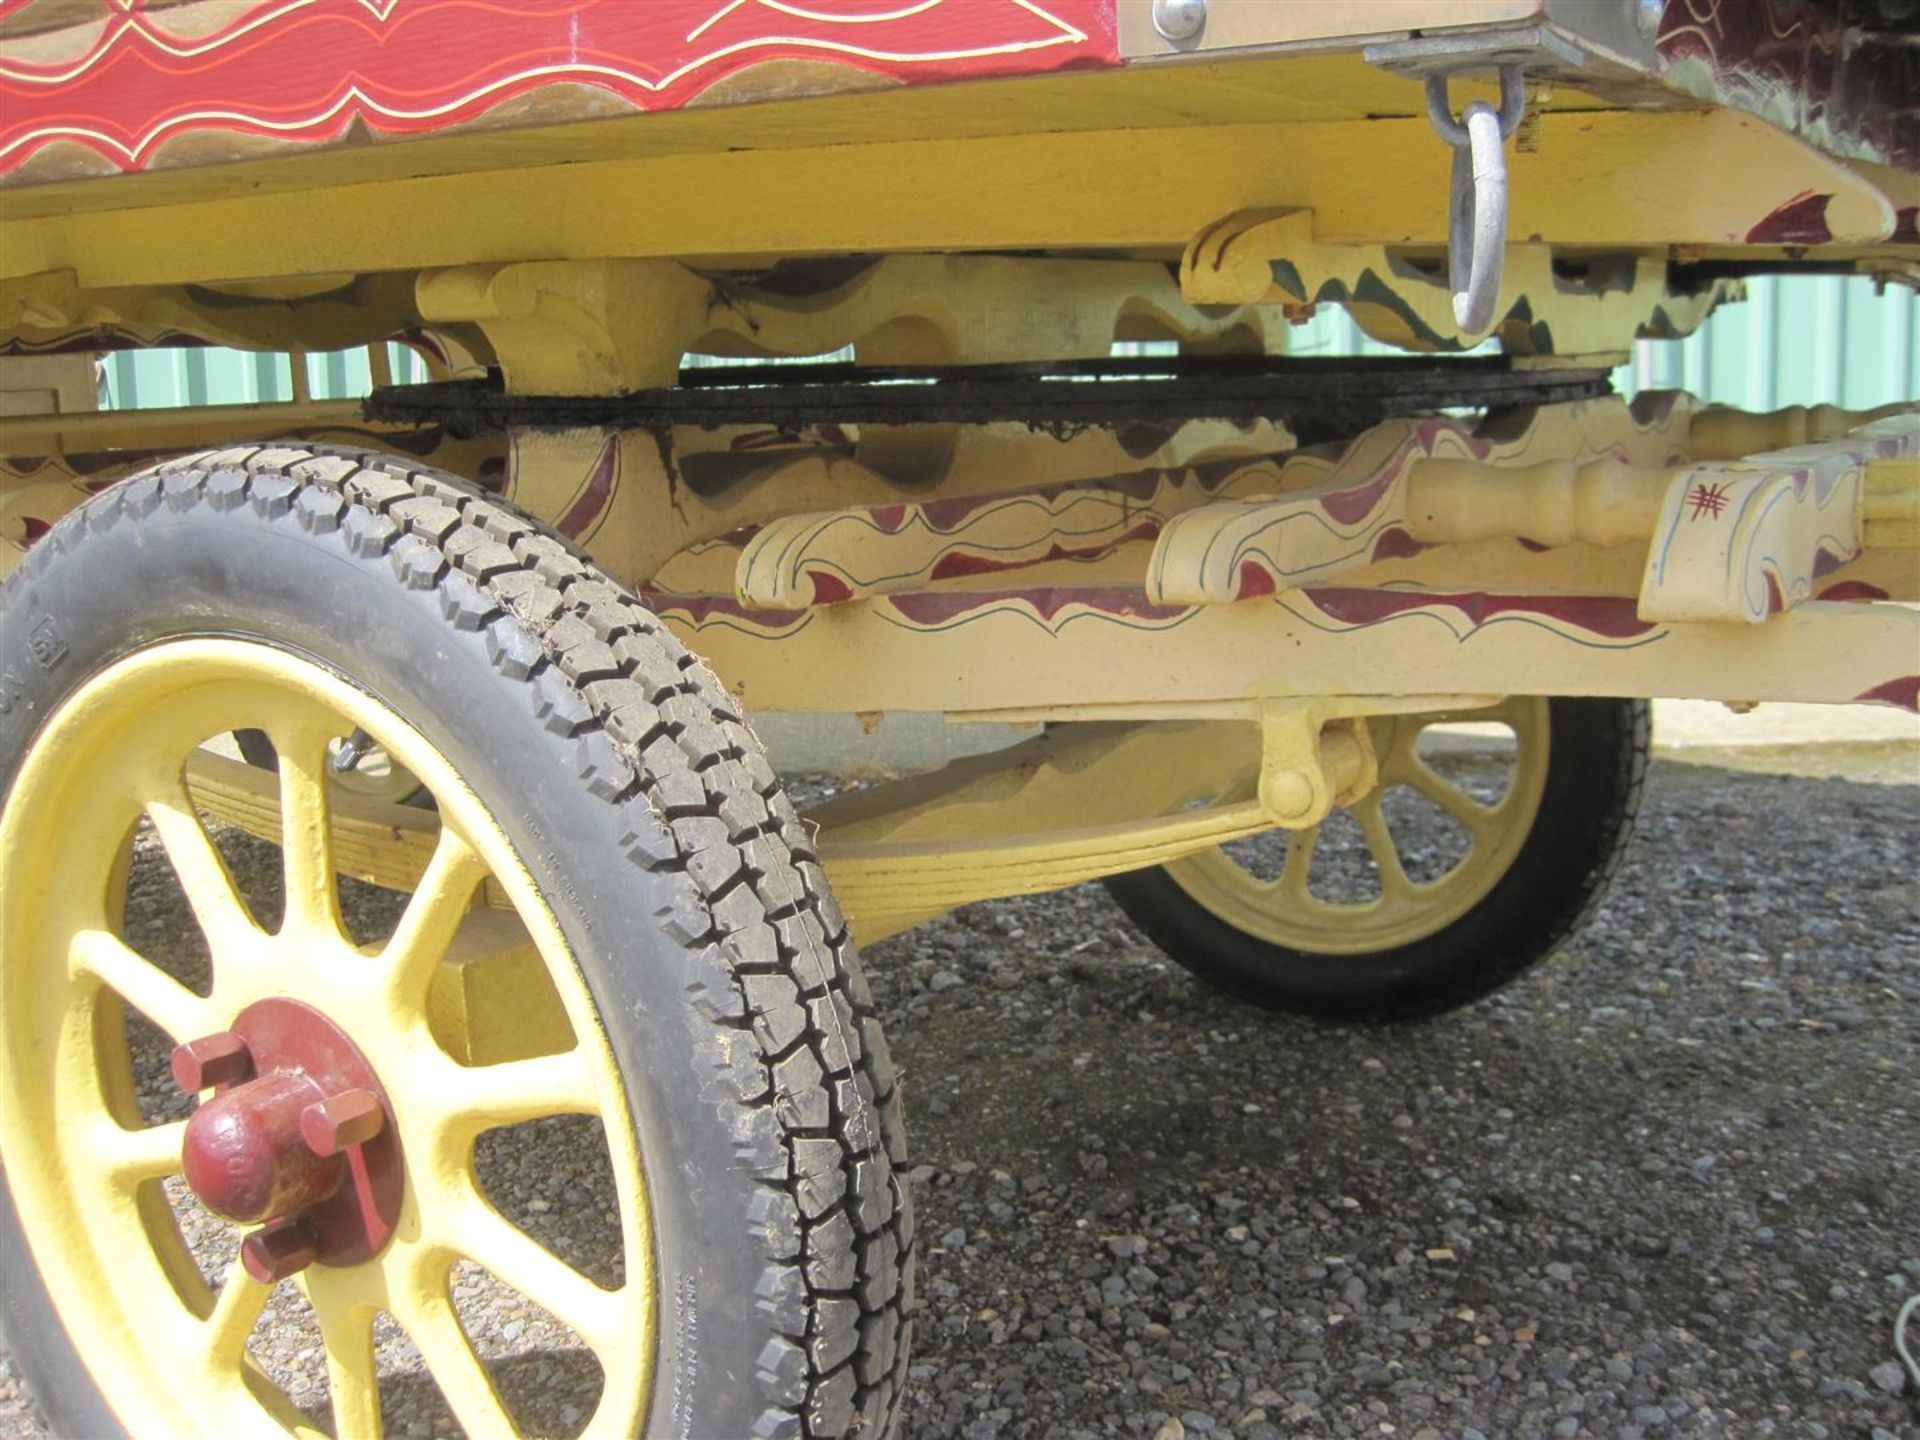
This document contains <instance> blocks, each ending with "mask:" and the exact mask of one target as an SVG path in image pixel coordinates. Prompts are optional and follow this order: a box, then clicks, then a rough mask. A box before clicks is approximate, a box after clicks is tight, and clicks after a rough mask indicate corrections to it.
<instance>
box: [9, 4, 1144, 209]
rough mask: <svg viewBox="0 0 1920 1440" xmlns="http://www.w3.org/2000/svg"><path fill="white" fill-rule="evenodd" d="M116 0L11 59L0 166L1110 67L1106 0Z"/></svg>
mask: <svg viewBox="0 0 1920 1440" xmlns="http://www.w3.org/2000/svg"><path fill="white" fill-rule="evenodd" d="M116 3H117V4H118V5H120V6H121V7H122V13H119V14H117V15H115V16H114V17H113V18H111V19H109V20H107V21H106V22H105V24H104V25H103V26H101V27H100V29H99V32H98V34H97V35H96V36H95V37H94V38H93V40H92V42H91V43H90V44H89V45H88V46H87V47H86V48H85V50H84V51H83V52H80V53H76V54H74V55H73V56H71V57H67V58H63V59H61V60H59V61H57V62H45V63H31V64H30V63H26V62H24V61H22V60H19V59H14V60H10V61H8V62H6V63H4V64H0V174H4V173H6V172H7V171H10V170H13V169H17V168H18V167H19V166H21V165H22V164H24V163H25V162H26V161H27V160H29V159H30V158H31V157H32V156H34V155H35V154H36V153H38V152H40V151H42V150H44V149H46V148H47V147H49V146H54V145H58V144H61V143H63V142H64V143H70V144H78V145H82V146H85V147H87V148H88V149H90V150H92V151H94V152H95V153H96V154H97V155H99V156H100V157H102V158H104V159H105V160H106V161H107V162H108V163H109V164H110V165H111V166H112V167H113V168H116V169H121V170H136V169H141V168H144V167H145V166H146V165H148V164H149V163H151V161H152V158H153V155H154V153H155V151H156V150H157V149H159V148H160V147H162V146H164V145H166V144H167V143H169V142H171V141H175V140H179V139H182V138H186V137H191V136H196V135H205V134H209V133H214V134H218V133H226V134H238V135H247V136H260V137H267V138H271V139H278V140H286V141H295V142H299V141H309V142H311V141H325V140H335V139H338V138H340V137H341V136H342V135H344V134H346V133H347V132H348V131H349V130H350V129H351V128H352V127H354V126H356V125H357V126H362V127H364V128H365V129H366V130H367V131H368V132H371V133H372V134H374V135H376V136H401V135H420V134H427V133H431V132H433V131H436V130H440V129H444V128H446V127H449V126H453V125H458V124H461V123H464V122H468V121H472V120H475V119H477V118H479V117H480V116H482V115H485V114H487V113H489V112H491V111H495V110H498V109H499V108H500V107H502V106H513V105H519V106H521V107H522V108H524V107H525V105H526V104H527V102H529V100H530V99H532V98H534V97H537V96H538V94H539V92H542V91H551V90H552V89H553V87H556V86H585V87H588V88H589V89H591V90H597V91H601V92H604V93H605V94H606V95H607V96H610V97H612V98H613V99H614V100H615V101H617V102H619V103H621V104H624V105H626V106H630V107H632V108H634V109H639V110H670V109H675V108H678V107H680V106H682V105H685V104H686V103H687V102H688V101H689V100H692V99H694V98H695V97H696V96H698V95H700V94H701V93H702V92H703V91H706V90H708V89H709V88H711V87H712V86H713V85H714V84H715V83H716V82H717V81H720V80H723V79H725V78H726V77H728V76H730V75H734V74H737V73H738V72H740V71H742V70H744V69H747V68H748V67H750V66H754V65H759V64H762V63H764V62H767V61H772V60H805V61H814V62H821V61H825V62H829V63H832V64H835V65H840V66H847V67H852V68H854V69H857V70H862V71H868V72H871V73H874V74H879V75H884V76H887V77H889V78H890V79H894V80H898V81H901V82H904V83H907V84H920V83H928V82H933V81H941V80H957V79H966V78H974V77H981V76H990V75H1012V74H1025V73H1033V72H1040V71H1047V70H1058V69H1062V68H1067V67H1072V66H1100V65H1113V64H1117V63H1118V61H1119V51H1118V42H1117V39H1116V36H1115V29H1114V17H1113V0H510V3H509V0H404V3H402V0H234V4H233V5H232V10H233V14H232V15H231V17H230V18H228V19H227V20H226V21H225V23H223V24H221V25H220V26H219V27H218V28H217V29H215V30H213V31H212V32H211V33H207V34H198V35H186V34H182V33H180V32H178V31H176V30H173V29H170V28H169V26H170V25H179V24H180V23H181V21H180V18H179V16H180V14H181V13H182V12H179V11H171V12H170V11H169V10H165V9H162V10H152V11H150V10H147V9H145V8H143V7H142V5H141V4H140V3H139V0H116ZM25 4H26V0H0V18H5V17H6V16H7V15H9V14H10V13H13V12H17V11H19V10H21V9H22V8H23V6H24V5H25ZM189 8H192V9H195V10H198V9H199V8H200V7H189ZM16 53H17V52H16Z"/></svg>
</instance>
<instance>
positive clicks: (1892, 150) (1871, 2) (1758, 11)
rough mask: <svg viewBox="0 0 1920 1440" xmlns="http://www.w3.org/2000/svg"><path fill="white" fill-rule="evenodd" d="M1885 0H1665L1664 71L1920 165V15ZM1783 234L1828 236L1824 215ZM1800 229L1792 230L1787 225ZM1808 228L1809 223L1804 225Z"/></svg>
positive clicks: (1800, 128)
mask: <svg viewBox="0 0 1920 1440" xmlns="http://www.w3.org/2000/svg"><path fill="white" fill-rule="evenodd" d="M1901 8H1902V7H1900V6H1897V5H1888V4H1883V3H1881V0H1666V8H1665V10H1664V11H1663V12H1662V15H1661V20H1660V30H1659V37H1658V46H1659V52H1660V60H1661V63H1662V66H1663V67H1664V72H1665V73H1664V78H1665V79H1666V81H1667V82H1668V83H1669V84H1671V85H1676V86H1678V87H1680V88H1681V89H1684V90H1686V91H1687V92H1688V93H1689V94H1694V95H1699V96H1701V97H1702V98H1703V99H1708V100H1713V101H1717V102H1719V103H1722V104H1727V105H1734V106H1737V107H1739V108H1740V109H1743V110H1748V111H1751V112H1753V113H1754V114H1756V115H1761V116H1764V117H1765V118H1767V119H1769V120H1772V121H1775V122H1776V123H1779V124H1784V125H1787V126H1788V127H1789V128H1790V129H1792V130H1794V131H1795V132H1796V133H1798V134H1800V135H1802V136H1804V137H1805V138H1806V139H1808V140H1809V141H1811V142H1812V143H1814V144H1816V145H1818V146H1819V147H1820V148H1821V149H1823V150H1827V151H1830V152H1832V153H1834V154H1837V155H1844V156H1848V157H1850V158H1853V159H1860V160H1873V161H1877V162H1879V163H1880V164H1884V165H1894V166H1898V167H1899V168H1900V169H1903V170H1913V171H1920V14H1910V15H1907V16H1906V17H1905V18H1904V19H1899V20H1896V19H1893V18H1890V17H1891V14H1892V12H1894V11H1897V10H1900V9H1901ZM1778 228H1779V229H1780V230H1781V232H1782V233H1781V234H1779V235H1778V236H1772V235H1768V236H1755V237H1751V238H1754V239H1756V240H1771V241H1775V242H1776V243H1793V242H1797V241H1801V240H1807V239H1809V238H1811V239H1813V240H1817V239H1818V238H1822V237H1821V235H1820V234H1819V232H1824V230H1825V228H1826V227H1825V225H1824V223H1823V222H1822V221H1821V220H1820V217H1818V216H1810V215H1808V214H1806V213H1803V212H1796V213H1794V214H1790V215H1784V216H1782V217H1780V220H1779V225H1778ZM1789 232H1791V233H1789ZM1803 232H1804V233H1803Z"/></svg>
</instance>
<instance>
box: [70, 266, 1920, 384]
mask: <svg viewBox="0 0 1920 1440" xmlns="http://www.w3.org/2000/svg"><path fill="white" fill-rule="evenodd" d="M1747 296H1748V298H1747V300H1746V302H1745V303H1744V304H1738V305H1729V306H1727V307H1725V308H1724V309H1722V310H1720V311H1719V312H1718V313H1717V314H1715V315H1714V316H1713V317H1712V318H1711V319H1710V320H1708V321H1707V323H1706V324H1705V325H1704V326H1702V327H1701V329H1700V332H1699V333H1698V334H1696V335H1694V336H1692V337H1691V338H1689V339H1686V340H1642V341H1640V342H1639V343H1638V344H1637V345H1636V346H1635V347H1634V352H1635V353H1634V357H1633V360H1632V362H1631V363H1630V364H1627V365H1623V366H1621V367H1620V369H1619V370H1617V371H1616V372H1615V373H1614V385H1615V387H1616V388H1617V389H1618V390H1620V392H1621V393H1622V394H1625V395H1629V396H1631V395H1634V394H1636V393H1637V392H1639V391H1641V390H1674V389H1678V390H1691V391H1693V392H1694V393H1695V394H1696V395H1698V396H1700V397H1701V398H1702V399H1704V400H1710V401H1715V402H1718V403H1720V404H1724V405H1738V406H1741V407H1742V408H1744V409H1748V410H1772V409H1776V408H1778V407H1779V406H1782V405H1814V404H1834V405H1844V406H1846V407H1848V408H1849V409H1870V408H1872V407H1873V406H1876V405H1885V404H1889V403H1891V402H1893V401H1896V400H1920V295H1915V294H1914V293H1913V292H1911V291H1908V290H1904V289H1901V288H1900V287H1897V286H1890V287H1888V289H1887V290H1886V292H1885V293H1884V294H1879V295H1876V294H1875V293H1874V288H1873V284H1872V282H1871V281H1869V280H1867V279H1864V278H1861V277H1856V276H1837V275H1836V276H1826V275H1821V276H1781V277H1771V276H1768V277H1763V278H1760V279H1755V280H1751V281H1749V282H1748V285H1747ZM1292 342H1293V343H1292V349H1293V350H1294V352H1295V353H1296V354H1303V355H1316V354H1318V355H1349V354H1382V355H1386V354H1393V353H1396V352H1394V351H1393V350H1391V349H1390V348H1389V347H1388V346H1385V345H1381V344H1378V343H1377V342H1374V341H1371V340H1368V339H1367V338H1366V337H1365V336H1364V335H1362V334H1361V333H1360V331H1359V329H1358V328H1357V327H1356V326H1355V325H1354V324H1353V322H1352V321H1351V320H1349V319H1348V318H1347V316H1346V313H1345V312H1344V311H1341V310H1329V311H1327V312H1325V313H1323V314H1321V315H1318V316H1316V317H1315V318H1314V320H1313V321H1312V322H1310V323H1309V324H1307V325H1304V326H1301V327H1300V328H1299V329H1298V330H1296V331H1295V332H1294V333H1293V336H1292ZM388 351H389V353H390V355H391V356H392V357H393V360H392V364H393V378H394V380H395V381H396V382H397V383H406V382H408V381H413V380H421V379H424V378H425V374H424V371H423V370H422V369H421V368H420V363H419V361H418V359H417V358H416V357H415V356H414V355H413V354H412V353H411V352H410V351H407V350H404V349H402V348H401V347H400V346H397V345H392V346H389V347H388ZM305 364H306V366H307V374H308V386H309V393H311V394H312V396H313V398H315V399H316V400H321V399H338V398H345V397H351V396H357V395H364V394H366V393H367V389H368V387H369V385H370V384H371V383H372V381H371V376H370V373H369V369H368V365H367V357H366V354H365V352H364V351H357V350H347V351H339V352H336V353H333V354H325V355H320V354H315V355H308V356H306V357H305ZM102 388H103V396H102V404H104V405H106V406H107V407H108V408H111V409H132V408H136V407H140V408H144V407H151V406H170V405H206V404H216V405H217V404H243V403H248V402H252V401H259V400H287V399H290V398H292V394H293V388H292V383H291V378H290V371H289V362H288V357H286V356H284V355H253V354H248V353H245V352H243V351H238V350H216V349H206V350H147V351H138V350H126V351H120V352H118V353H116V354H114V355H112V356H110V357H109V358H108V361H107V364H106V367H105V377H104V382H103V387H102Z"/></svg>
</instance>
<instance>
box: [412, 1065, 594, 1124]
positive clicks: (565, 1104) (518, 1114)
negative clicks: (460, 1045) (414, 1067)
mask: <svg viewBox="0 0 1920 1440" xmlns="http://www.w3.org/2000/svg"><path fill="white" fill-rule="evenodd" d="M415 1093H416V1095H417V1096H426V1095H432V1096H433V1097H435V1101H436V1102H437V1104H438V1106H439V1109H440V1113H439V1116H438V1117H437V1120H434V1121H432V1122H430V1123H434V1124H435V1125H436V1127H437V1128H438V1129H439V1130H440V1131H441V1132H442V1133H443V1135H444V1136H445V1137H446V1139H448V1140H450V1141H452V1142H453V1143H454V1145H455V1146H456V1147H457V1146H464V1145H465V1144H466V1143H467V1142H469V1141H471V1140H472V1139H473V1138H474V1137H475V1136H477V1135H479V1134H481V1133H482V1132H483V1131H487V1130H496V1129H499V1128H500V1127H501V1126H504V1125H518V1124H520V1123H521V1122H522V1121H526V1120H543V1119H545V1118H546V1117H547V1116H549V1115H593V1114H597V1113H599V1109H600V1099H599V1095H598V1093H597V1092H596V1091H595V1089H594V1084H593V1070H592V1068H591V1067H590V1066H589V1065H588V1063H587V1060H586V1057H585V1056H584V1055H582V1054H581V1053H580V1051H578V1050H567V1051H564V1052H562V1053H561V1054H558V1055H541V1056H538V1057H536V1058H534V1059H531V1060H506V1061H502V1062H501V1063H500V1064H498V1065H474V1066H465V1065H458V1064H455V1063H454V1062H453V1061H451V1060H447V1061H444V1062H443V1063H442V1064H436V1065H434V1066H433V1073H431V1074H429V1073H423V1074H421V1075H420V1076H419V1077H418V1085H417V1089H416V1092H415ZM402 1123H403V1124H404V1123H405V1120H404V1118H403V1120H402Z"/></svg>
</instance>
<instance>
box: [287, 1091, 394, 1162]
mask: <svg viewBox="0 0 1920 1440" xmlns="http://www.w3.org/2000/svg"><path fill="white" fill-rule="evenodd" d="M386 1123H387V1112H386V1111H385V1110H384V1109H382V1108H381V1105H380V1097H379V1096H378V1095H375V1094H374V1093H373V1092H372V1091H371V1090H343V1091H341V1092H340V1093H339V1094H338V1095H330V1096H328V1097H327V1098H326V1099H325V1100H321V1101H319V1102H317V1103H315V1104H312V1105H309V1106H308V1107H307V1108H306V1109H305V1110H303V1111H302V1112H301V1113H300V1136H301V1138H302V1139H303V1140H305V1141H306V1142H307V1148H308V1149H310V1150H312V1151H313V1153H314V1154H316V1155H320V1156H328V1155H338V1154H340V1153H341V1151H343V1150H349V1149H351V1148H352V1147H353V1146H355V1145H364V1144H366V1143H367V1141H369V1140H371V1139H373V1137H374V1136H376V1135H378V1134H379V1133H380V1131H381V1129H382V1128H383V1127H384V1126H385V1125H386Z"/></svg>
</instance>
